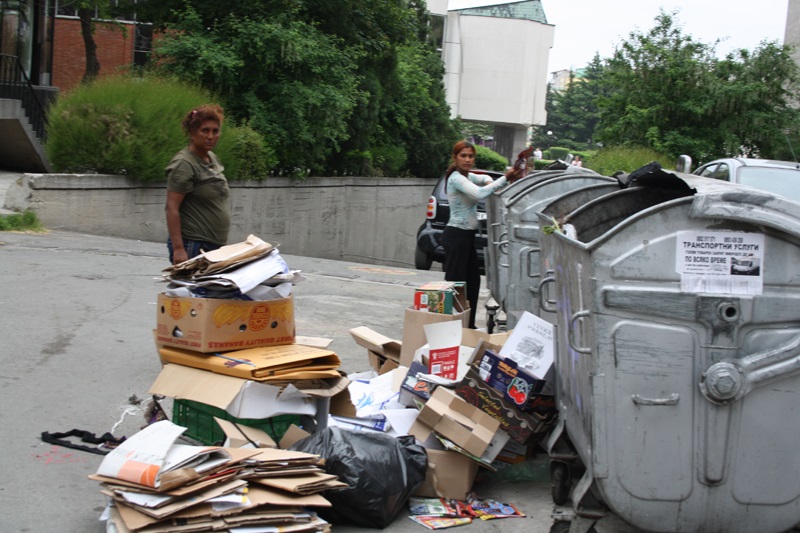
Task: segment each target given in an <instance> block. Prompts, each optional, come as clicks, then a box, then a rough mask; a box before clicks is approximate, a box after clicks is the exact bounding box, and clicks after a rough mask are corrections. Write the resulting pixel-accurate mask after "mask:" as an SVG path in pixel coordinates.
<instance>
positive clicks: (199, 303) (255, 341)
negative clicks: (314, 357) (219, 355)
mask: <svg viewBox="0 0 800 533" xmlns="http://www.w3.org/2000/svg"><path fill="white" fill-rule="evenodd" d="M156 311H157V320H156V344H158V345H160V346H174V347H177V348H186V349H187V350H192V351H195V352H202V353H210V352H227V351H234V350H243V349H246V348H259V347H262V346H276V345H282V344H293V343H294V341H295V324H294V299H293V297H292V296H289V297H288V298H283V299H280V300H263V301H251V300H224V299H219V298H177V297H171V296H167V295H166V294H163V293H162V294H159V295H158V305H157V306H156Z"/></svg>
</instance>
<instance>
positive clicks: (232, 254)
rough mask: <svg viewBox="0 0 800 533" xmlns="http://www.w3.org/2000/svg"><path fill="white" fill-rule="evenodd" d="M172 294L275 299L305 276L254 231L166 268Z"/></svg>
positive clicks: (289, 292) (286, 295) (288, 291)
mask: <svg viewBox="0 0 800 533" xmlns="http://www.w3.org/2000/svg"><path fill="white" fill-rule="evenodd" d="M164 272H165V273H166V274H165V279H166V280H167V281H169V284H168V285H167V289H166V290H165V291H164V292H165V294H167V295H169V296H177V297H189V296H197V297H202V298H206V297H210V298H236V297H242V296H244V297H245V298H248V299H252V300H272V299H278V298H286V297H288V296H289V294H291V289H292V285H293V284H295V283H298V282H299V281H301V280H303V277H302V275H301V274H300V271H299V270H291V269H290V268H289V267H288V265H287V264H286V262H285V261H284V260H283V258H282V257H281V255H280V253H279V252H278V249H277V248H275V247H274V246H272V245H271V244H269V243H266V242H264V241H262V240H261V239H259V238H258V237H256V236H254V235H250V236H249V237H248V238H247V240H246V241H244V242H240V243H237V244H230V245H228V246H223V247H221V248H219V249H217V250H213V251H210V252H205V253H202V254H200V255H199V256H197V257H193V258H192V259H189V260H188V261H184V262H183V263H180V264H177V265H172V266H170V267H168V268H165V269H164Z"/></svg>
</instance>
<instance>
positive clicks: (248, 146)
mask: <svg viewBox="0 0 800 533" xmlns="http://www.w3.org/2000/svg"><path fill="white" fill-rule="evenodd" d="M223 139H224V140H225V142H224V143H223V142H222V140H223ZM214 153H215V154H217V155H218V156H219V158H220V161H222V164H223V165H224V166H225V177H226V178H228V179H237V180H265V179H267V178H268V177H269V175H270V171H271V170H272V169H273V168H275V165H276V164H277V163H278V158H277V156H276V155H275V150H273V149H272V147H270V146H268V145H267V144H266V143H265V142H264V137H263V136H262V135H261V134H260V133H258V132H257V131H256V130H254V129H253V128H251V127H250V126H249V125H244V126H233V127H229V126H226V127H225V132H224V135H222V136H221V137H220V143H219V145H218V149H216V150H214Z"/></svg>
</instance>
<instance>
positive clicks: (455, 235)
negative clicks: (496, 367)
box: [442, 141, 522, 329]
mask: <svg viewBox="0 0 800 533" xmlns="http://www.w3.org/2000/svg"><path fill="white" fill-rule="evenodd" d="M474 164H475V146H473V145H472V144H470V143H468V142H467V141H459V142H457V143H456V144H455V146H453V161H452V163H451V164H450V166H449V167H448V169H447V185H446V191H447V199H448V201H449V202H450V219H449V220H448V222H447V226H445V228H444V232H443V233H442V245H443V246H444V253H445V259H444V279H445V281H464V282H466V284H467V300H468V301H469V305H470V312H469V327H470V328H472V329H475V313H476V312H477V307H478V295H479V293H480V288H481V272H480V264H479V263H478V253H477V252H476V251H475V236H476V234H477V232H478V202H479V201H480V200H482V199H484V198H488V197H489V196H490V195H491V194H492V193H493V192H494V191H496V190H498V189H500V188H501V187H503V186H504V185H506V184H507V183H513V182H514V181H516V180H517V179H519V178H520V177H522V169H518V170H514V169H513V168H512V169H511V170H509V171H508V172H506V175H505V176H502V177H500V178H499V179H497V180H496V181H494V180H492V178H491V177H490V176H487V175H482V174H473V173H471V172H470V170H471V169H472V167H473V165H474Z"/></svg>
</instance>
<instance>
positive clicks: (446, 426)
mask: <svg viewBox="0 0 800 533" xmlns="http://www.w3.org/2000/svg"><path fill="white" fill-rule="evenodd" d="M499 428H500V422H498V421H497V420H495V419H494V418H492V417H491V416H489V415H488V414H486V413H484V412H483V411H481V410H480V409H478V408H476V407H475V406H473V405H470V404H468V403H467V402H465V401H464V400H462V399H461V398H459V397H458V396H456V394H455V393H453V392H452V391H450V390H448V389H446V388H444V387H436V390H434V391H433V394H432V395H431V397H430V399H429V400H428V401H427V403H426V404H425V405H424V406H423V407H422V409H421V410H420V412H419V416H418V417H417V420H416V421H415V422H414V424H413V425H412V426H411V429H410V433H411V434H412V435H414V437H416V438H417V439H418V440H420V441H423V442H424V441H425V440H427V439H428V437H429V436H430V433H431V430H433V431H435V432H436V433H439V434H440V435H442V436H444V437H446V438H448V439H450V440H451V441H453V442H454V443H455V444H457V445H458V446H460V447H461V448H463V449H464V450H466V451H467V452H468V453H470V454H472V455H474V456H476V457H481V456H482V455H483V453H484V452H485V451H486V450H487V448H489V445H490V444H491V443H492V440H493V439H494V436H495V434H496V433H497V430H498V429H499ZM498 451H499V450H498Z"/></svg>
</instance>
